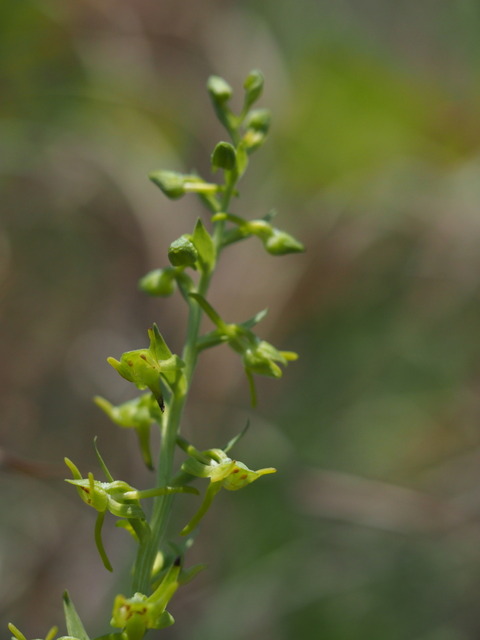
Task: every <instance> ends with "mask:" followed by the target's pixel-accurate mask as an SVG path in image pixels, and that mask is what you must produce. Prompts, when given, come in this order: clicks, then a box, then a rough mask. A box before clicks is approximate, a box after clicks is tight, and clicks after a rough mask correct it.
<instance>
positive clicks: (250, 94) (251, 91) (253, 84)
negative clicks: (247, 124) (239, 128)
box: [243, 69, 264, 108]
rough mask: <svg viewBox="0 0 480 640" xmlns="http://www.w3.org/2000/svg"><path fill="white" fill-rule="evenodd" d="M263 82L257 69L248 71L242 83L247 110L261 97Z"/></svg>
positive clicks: (261, 75)
mask: <svg viewBox="0 0 480 640" xmlns="http://www.w3.org/2000/svg"><path fill="white" fill-rule="evenodd" d="M263 82H264V78H263V74H262V73H261V72H260V71H258V70H257V69H254V70H253V71H250V73H249V74H248V76H247V78H246V80H245V82H244V83H243V88H244V89H245V104H246V106H247V108H248V107H249V106H250V105H251V104H253V103H254V102H255V101H256V100H258V98H259V97H260V96H261V94H262V91H263Z"/></svg>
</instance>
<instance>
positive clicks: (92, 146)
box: [0, 0, 480, 640]
mask: <svg viewBox="0 0 480 640" xmlns="http://www.w3.org/2000/svg"><path fill="white" fill-rule="evenodd" d="M479 27H480V8H479V5H478V3H476V2H474V1H473V0H459V1H457V2H455V3H452V2H447V1H446V0H443V1H442V0H440V1H435V2H434V1H433V0H425V1H423V2H421V3H418V2H413V0H412V1H407V2H402V3H396V2H393V0H355V1H354V0H344V1H343V2H336V3H332V2H327V1H326V0H319V1H315V2H314V1H312V0H297V2H295V3H293V2H287V1H286V0H280V1H278V0H277V1H276V2H274V1H273V0H263V2H254V1H253V0H245V1H244V2H238V1H237V2H235V1H234V0H222V1H220V0H203V1H202V2H198V0H184V1H183V2H181V3H178V2H175V0H162V1H157V2H153V1H152V0H135V1H133V0H130V1H128V0H125V1H124V2H114V1H113V0H96V1H95V2H93V0H76V1H75V2H73V1H69V0H22V1H21V2H18V1H14V0H4V2H2V3H0V88H1V98H2V99H1V100H0V144H1V153H0V188H1V209H2V213H1V217H0V300H1V306H0V309H1V315H0V319H1V327H2V330H1V333H0V349H1V353H2V363H3V366H2V369H1V373H0V380H1V385H0V407H1V416H2V418H1V432H0V435H1V440H0V447H1V450H0V462H1V471H0V472H1V475H0V488H1V492H2V496H3V503H2V504H3V509H2V517H1V521H0V568H1V575H2V583H1V585H0V627H1V628H3V629H4V632H3V635H5V634H6V633H7V632H6V629H5V628H6V623H7V621H8V620H12V621H14V622H15V623H16V624H18V625H19V626H20V628H22V630H23V631H24V632H25V633H26V634H27V636H28V637H36V636H38V635H41V634H43V633H45V632H46V630H47V629H48V628H49V626H51V625H52V624H54V623H60V622H61V620H62V614H61V593H62V591H63V589H64V588H66V587H68V588H69V590H70V591H71V593H72V597H73V598H74V600H75V602H76V604H77V607H78V609H79V611H80V612H81V613H82V615H83V616H84V617H85V619H86V621H88V622H89V623H90V625H91V629H92V633H100V632H104V631H105V630H106V628H107V624H108V614H106V609H108V607H109V606H110V605H109V602H110V601H111V597H112V595H113V594H114V593H115V592H117V591H118V590H121V589H123V588H128V586H127V585H128V576H127V575H126V573H127V567H128V565H129V562H130V558H131V553H132V548H131V547H130V545H129V541H128V540H127V539H126V537H125V539H124V538H123V537H122V534H121V532H118V531H114V530H110V531H109V532H107V534H106V543H107V545H108V546H109V549H112V554H111V555H112V557H113V558H114V560H115V566H120V567H121V566H122V565H123V567H124V569H123V570H121V569H120V570H119V571H118V572H117V573H116V574H115V576H116V583H115V584H114V585H113V584H112V582H111V578H110V576H107V575H105V572H104V571H103V569H102V567H101V566H100V562H99V559H98V557H97V555H96V551H95V549H94V544H93V539H92V526H93V517H94V516H93V515H92V514H90V513H88V512H86V511H85V510H84V509H83V505H81V504H77V501H76V499H75V496H73V495H72V493H71V491H69V490H68V487H64V486H63V483H62V481H61V479H62V478H63V477H64V476H65V471H64V470H63V469H62V463H61V461H62V459H63V456H64V455H69V456H71V457H72V458H73V459H74V460H75V462H76V463H77V464H78V465H79V466H80V468H82V469H86V468H88V467H90V466H91V467H93V466H94V465H95V459H94V455H93V448H92V438H93V436H94V435H96V434H97V435H98V436H99V444H100V448H101V450H102V452H103V454H104V455H105V457H106V458H107V460H108V463H109V466H110V467H111V469H112V471H113V473H114V475H115V476H116V477H122V478H123V477H124V478H125V479H127V480H129V481H131V482H132V484H134V485H138V486H145V487H146V486H148V483H149V479H148V474H147V472H145V471H144V470H143V469H142V465H141V461H140V456H132V455H131V450H132V447H133V445H134V436H133V434H129V433H122V434H120V436H119V434H118V433H117V432H116V431H115V427H114V426H113V425H111V424H109V423H108V421H107V419H106V418H105V417H104V416H103V415H101V412H100V411H99V410H98V409H97V408H96V407H95V406H94V405H93V404H92V402H91V397H92V396H93V395H94V394H97V393H98V394H101V395H105V396H106V397H108V398H109V399H111V400H112V401H114V402H120V401H122V400H124V399H126V398H127V397H128V396H127V395H126V394H128V393H129V389H128V388H127V387H128V385H124V384H123V383H122V381H121V380H120V379H117V376H115V374H114V372H112V371H110V370H109V367H108V365H106V363H105V358H106V357H107V356H109V355H114V356H118V355H119V354H120V353H121V352H122V351H124V350H126V349H130V348H135V347H140V346H143V345H144V344H146V328H147V327H148V326H149V325H150V324H151V323H152V322H153V321H157V322H158V324H159V326H160V328H161V330H162V333H163V334H164V335H165V336H166V337H167V339H169V341H170V343H171V344H172V347H174V348H179V347H180V345H181V343H182V328H183V320H184V316H183V310H182V307H181V305H180V304H178V301H176V300H174V299H172V300H168V301H165V302H164V301H160V302H157V301H152V300H147V299H145V297H144V296H143V295H142V294H140V293H139V292H138V291H137V280H138V278H139V277H140V276H142V275H143V274H144V273H145V272H146V271H148V270H149V269H151V268H154V267H157V266H160V265H161V264H163V262H164V261H165V256H166V248H167V247H168V244H169V243H170V241H171V240H172V239H173V238H175V237H177V236H178V235H180V233H182V232H184V231H188V230H189V229H190V228H191V223H192V221H193V220H194V219H195V218H196V216H197V215H198V214H199V212H200V209H199V207H198V205H197V203H196V202H195V200H194V199H188V198H186V199H183V200H182V201H180V202H178V203H174V204H171V203H169V202H168V201H166V200H165V199H164V198H162V196H161V194H160V193H159V192H158V190H156V189H155V187H154V186H153V185H151V184H149V182H148V180H147V178H146V175H147V173H148V172H149V171H150V170H152V169H157V168H173V169H180V170H182V169H185V170H190V169H191V168H192V167H195V168H196V169H197V170H198V171H200V172H204V173H207V171H208V164H209V163H208V158H209V154H210V152H211V150H212V148H213V146H214V144H215V143H216V142H217V140H218V139H219V138H220V137H221V136H222V135H223V134H222V132H221V130H220V128H219V126H218V124H217V123H216V121H215V118H214V116H213V115H212V112H211V108H210V105H209V101H208V96H207V95H206V92H205V89H204V85H205V81H206V79H207V77H208V76H209V75H210V74H211V73H217V74H219V75H222V76H223V77H225V78H227V79H228V81H229V82H230V83H231V84H232V85H233V86H235V87H238V88H240V86H241V82H242V80H243V78H244V77H245V75H246V74H247V73H248V71H249V70H250V69H251V68H255V67H258V68H260V69H262V70H263V72H264V74H265V76H266V81H267V85H266V92H265V97H264V99H263V103H264V104H265V106H270V107H271V108H272V110H273V115H274V126H273V130H272V134H271V136H270V140H269V142H268V144H267V145H266V147H265V149H264V150H262V152H261V153H260V154H259V155H258V156H257V157H255V158H254V160H253V167H254V168H252V170H251V171H250V172H249V174H247V176H246V179H245V182H244V184H243V187H242V188H243V191H242V197H241V201H239V202H238V204H236V208H237V210H238V212H240V213H245V214H247V213H248V212H249V211H250V212H251V214H252V216H258V215H263V214H264V213H265V212H266V211H267V210H268V209H269V208H270V207H271V206H275V207H276V208H277V209H278V211H279V214H280V216H281V222H282V226H283V227H285V228H286V229H288V230H290V231H291V232H292V233H294V234H295V235H296V236H298V237H300V238H301V239H303V240H304V241H305V243H306V244H307V247H308V249H307V253H306V254H305V255H303V256H300V257H298V256H291V257H288V258H285V259H282V260H281V261H278V262H277V261H275V260H274V259H272V258H271V257H269V256H265V255H264V254H263V253H262V250H261V247H259V246H257V245H254V244H253V242H252V245H251V247H249V249H248V250H246V248H245V245H242V246H240V247H238V249H237V248H232V251H231V255H230V258H229V259H225V261H224V268H223V269H222V271H221V273H220V274H219V277H218V279H217V281H216V283H215V287H214V291H213V298H214V299H213V302H214V304H215V306H217V307H218V308H219V309H221V310H222V312H223V314H224V315H225V316H226V317H227V318H228V319H231V320H233V321H236V320H241V319H243V318H246V317H249V316H250V315H252V314H253V313H255V312H256V311H258V310H259V309H261V308H263V307H264V306H265V305H268V306H269V309H270V313H269V316H268V317H267V319H266V320H265V321H264V324H263V327H261V328H262V330H263V332H264V335H265V337H266V338H267V339H269V340H272V342H274V343H275V344H279V345H282V346H283V347H285V348H290V349H294V350H297V351H299V352H300V354H301V360H299V362H298V363H296V364H295V365H293V366H292V367H290V368H289V370H288V371H287V372H286V375H285V378H284V380H282V381H280V382H269V381H267V382H264V383H263V386H262V393H263V395H260V397H261V398H262V397H263V402H261V405H260V409H259V411H258V412H257V413H256V414H255V415H254V416H253V414H252V430H253V429H254V430H255V432H256V433H255V435H254V436H253V435H252V436H251V440H249V438H248V437H247V438H245V440H244V441H243V442H242V443H241V445H239V449H241V451H240V450H239V454H238V455H239V458H240V459H243V458H245V460H246V461H247V462H248V463H249V465H251V466H252V467H255V466H259V467H261V466H266V465H275V466H277V467H278V468H279V471H280V473H278V474H277V475H276V476H275V477H272V479H269V480H265V482H263V483H258V485H255V486H254V488H252V489H251V490H250V491H248V490H247V491H245V492H241V493H240V494H239V495H237V494H235V495H228V496H221V497H220V498H219V500H222V501H223V504H222V505H221V507H220V506H219V508H218V510H217V511H216V512H215V509H214V510H213V512H212V514H211V515H210V518H209V522H207V523H206V524H205V527H204V530H203V531H202V534H203V535H202V536H200V537H199V539H198V543H197V544H196V548H195V550H194V552H193V555H194V559H195V560H197V559H198V560H201V561H207V562H208V563H209V570H208V571H207V572H205V573H204V574H201V575H200V576H199V577H198V578H197V579H196V581H194V582H193V583H192V584H191V585H190V586H189V587H188V588H187V589H186V592H185V594H183V595H182V594H180V595H179V597H178V600H177V601H174V603H173V607H172V612H173V614H174V615H175V617H176V618H177V624H176V625H175V626H174V627H172V628H171V629H168V630H166V631H165V632H162V633H163V636H162V637H165V638H171V639H172V640H173V639H176V638H182V639H183V640H189V639H192V640H193V638H195V640H207V638H208V640H217V639H220V638H224V637H225V636H226V635H227V634H228V637H229V638H230V639H231V640H244V639H246V638H250V637H261V638H265V639H266V640H270V639H272V640H273V639H274V638H275V639H276V640H290V639H291V638H295V639H296V640H301V639H302V638H308V639H309V640H310V639H311V638H322V639H324V640H337V639H338V640H345V639H348V638H352V639H353V638H355V640H362V639H363V638H365V639H367V638H368V640H384V639H385V638H388V640H475V639H476V638H478V637H479V633H480V616H479V613H478V611H479V607H478V593H479V587H480V551H479V549H480V545H479V540H480V527H479V522H478V514H479V513H480V491H479V487H480V471H479V469H480V464H479V462H480V430H479V423H480V401H479V386H480V342H479V339H478V327H479V326H480V298H479V289H480V287H479V284H480V280H479V275H478V274H479V273H480V250H479V248H480V215H479V203H480V188H479V185H480V180H479V175H480V154H479V151H480V125H479V122H480V119H479V117H478V116H479V110H480V91H479V83H478V71H479V67H480V45H479V41H478V31H479ZM257 272H260V273H262V274H263V275H262V278H261V279H260V278H258V276H257ZM198 373H199V375H198V379H197V383H196V388H195V389H194V393H193V396H192V403H191V405H190V409H189V412H188V416H187V424H186V429H187V431H188V433H189V434H190V436H191V438H192V439H193V440H194V441H195V442H196V443H197V444H198V446H199V447H202V446H205V447H206V446H212V445H217V444H221V443H223V442H227V441H228V439H229V438H230V437H231V436H232V435H233V434H235V433H236V432H237V431H238V430H239V428H241V426H243V424H244V419H245V416H246V415H247V414H249V413H250V412H249V411H248V408H247V405H248V390H247V388H246V384H245V380H244V379H243V374H242V371H241V370H240V367H239V365H238V362H237V361H236V359H235V358H234V357H233V356H232V355H231V354H230V353H227V352H226V350H225V352H224V351H223V350H221V349H219V350H218V351H214V352H212V353H211V354H210V353H209V354H206V357H205V359H204V361H203V362H202V363H201V366H200V367H199V372H198ZM117 436H119V437H118V438H117ZM129 436H131V442H129V439H128V438H129ZM253 437H255V440H253ZM252 442H255V447H254V450H250V448H249V447H250V443H252ZM33 463H36V465H37V466H35V465H34V466H32V464H33ZM38 465H40V466H38ZM67 475H68V474H67ZM220 514H222V523H221V535H220V534H218V533H217V529H216V526H217V525H218V519H217V520H216V517H217V518H219V517H220ZM184 521H185V518H184ZM259 521H260V522H261V526H260V525H259V524H258V523H259Z"/></svg>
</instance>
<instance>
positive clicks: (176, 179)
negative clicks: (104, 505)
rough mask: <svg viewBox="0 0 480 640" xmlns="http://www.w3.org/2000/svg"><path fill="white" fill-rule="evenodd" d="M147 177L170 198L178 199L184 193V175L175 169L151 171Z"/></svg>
mask: <svg viewBox="0 0 480 640" xmlns="http://www.w3.org/2000/svg"><path fill="white" fill-rule="evenodd" d="M148 177H149V178H150V180H151V181H152V182H154V183H155V184H156V185H157V187H160V189H161V190H162V191H163V193H164V194H165V195H166V196H167V198H170V199H171V200H178V198H181V197H182V196H183V195H184V194H185V188H184V182H185V176H184V175H183V174H182V173H177V172H176V171H152V172H151V173H150V174H149V175H148Z"/></svg>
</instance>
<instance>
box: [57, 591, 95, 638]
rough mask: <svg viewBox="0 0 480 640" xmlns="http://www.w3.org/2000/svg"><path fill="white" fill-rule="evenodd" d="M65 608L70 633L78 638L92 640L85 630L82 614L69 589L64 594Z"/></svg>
mask: <svg viewBox="0 0 480 640" xmlns="http://www.w3.org/2000/svg"><path fill="white" fill-rule="evenodd" d="M63 610H64V612H65V622H66V623H67V631H68V633H69V634H70V635H71V636H73V637H75V638H78V640H90V638H89V637H88V634H87V632H86V631H85V627H84V626H83V624H82V621H81V620H80V616H79V615H78V613H77V611H76V609H75V607H74V604H73V602H72V601H71V599H70V595H69V593H68V591H65V593H64V594H63Z"/></svg>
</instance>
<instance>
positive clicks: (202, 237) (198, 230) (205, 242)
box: [192, 218, 216, 273]
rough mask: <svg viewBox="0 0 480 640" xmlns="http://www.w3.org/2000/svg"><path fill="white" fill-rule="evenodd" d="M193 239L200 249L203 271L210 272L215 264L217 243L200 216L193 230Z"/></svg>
mask: <svg viewBox="0 0 480 640" xmlns="http://www.w3.org/2000/svg"><path fill="white" fill-rule="evenodd" d="M192 240H193V244H194V245H195V248H196V250H197V251H198V258H199V261H200V265H201V267H202V271H205V272H207V273H210V272H211V271H212V270H213V268H214V266H215V258H216V256H215V254H216V251H215V245H214V243H213V240H212V237H211V235H210V234H209V233H208V231H207V230H206V229H205V226H204V224H203V222H202V221H201V220H200V218H198V220H197V223H196V225H195V229H194V230H193V235H192Z"/></svg>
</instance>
